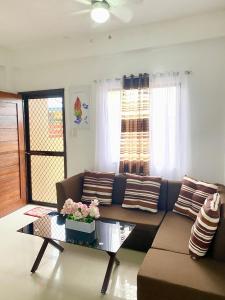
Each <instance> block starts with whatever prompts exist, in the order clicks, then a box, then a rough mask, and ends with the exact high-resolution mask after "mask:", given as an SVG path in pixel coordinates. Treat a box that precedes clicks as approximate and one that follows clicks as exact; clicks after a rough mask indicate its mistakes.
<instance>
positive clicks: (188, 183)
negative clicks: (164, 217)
mask: <svg viewBox="0 0 225 300" xmlns="http://www.w3.org/2000/svg"><path fill="white" fill-rule="evenodd" d="M217 189H218V187H217V186H216V185H215V184H210V183H206V182H203V181H197V180H195V179H193V178H190V177H187V176H185V177H184V178H183V181H182V186H181V190H180V194H179V197H178V199H177V201H176V203H175V205H174V208H173V211H174V212H176V213H180V214H182V215H185V216H188V217H190V218H191V219H193V220H194V221H195V220H196V217H197V215H198V213H199V211H200V209H201V207H202V205H203V204H204V201H205V199H206V198H207V197H208V196H209V195H212V194H214V193H216V192H217Z"/></svg>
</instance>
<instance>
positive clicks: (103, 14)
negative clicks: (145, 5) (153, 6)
mask: <svg viewBox="0 0 225 300" xmlns="http://www.w3.org/2000/svg"><path fill="white" fill-rule="evenodd" d="M74 1H76V2H78V3H81V4H84V5H87V6H90V8H89V9H85V10H81V11H77V12H74V13H73V15H82V14H86V13H90V15H91V19H92V20H93V21H95V22H96V23H105V22H106V21H107V20H108V19H109V18H110V15H111V14H112V15H114V16H115V17H117V18H118V19H120V20H121V21H123V22H125V23H128V22H130V21H131V19H132V17H133V12H132V10H131V9H130V8H129V7H127V6H126V4H128V2H129V4H140V3H141V2H143V0H74Z"/></svg>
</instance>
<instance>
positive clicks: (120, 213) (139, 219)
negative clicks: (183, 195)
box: [99, 204, 165, 228]
mask: <svg viewBox="0 0 225 300" xmlns="http://www.w3.org/2000/svg"><path fill="white" fill-rule="evenodd" d="M99 210H100V217H101V218H106V219H112V220H119V221H124V222H130V223H134V224H137V227H138V228H141V227H142V228H148V227H159V225H160V224H161V222H162V220H163V217H164V215H165V212H163V211H159V212H158V213H157V214H149V213H148V212H144V211H140V210H138V209H135V210H134V209H127V208H123V207H121V205H116V204H114V205H112V206H110V207H106V206H100V207H99Z"/></svg>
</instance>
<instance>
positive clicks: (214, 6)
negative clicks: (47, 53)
mask: <svg viewBox="0 0 225 300" xmlns="http://www.w3.org/2000/svg"><path fill="white" fill-rule="evenodd" d="M129 1H130V0H128V4H127V6H129V7H130V8H131V9H132V10H133V12H134V17H133V19H132V21H131V22H130V23H128V24H125V23H122V22H121V21H119V20H118V19H116V18H115V17H112V18H111V19H110V21H108V22H107V23H106V24H104V25H100V26H99V25H98V26H97V27H96V26H95V25H94V24H93V23H92V21H91V20H90V17H89V15H88V14H87V15H80V16H74V15H72V12H75V11H79V10H82V9H85V8H86V6H84V5H82V4H79V3H77V2H76V1H75V0H7V1H6V0H0V46H4V47H12V48H14V47H16V46H21V45H23V44H25V45H30V44H32V43H37V42H40V43H42V42H45V41H47V40H48V41H49V40H54V39H70V38H73V39H74V38H76V37H81V36H84V35H87V36H93V35H94V34H95V33H97V32H107V33H110V32H111V31H113V30H115V29H120V28H126V27H128V26H135V25H140V24H147V23H151V22H158V21H165V20H169V19H177V18H183V17H185V16H190V15H197V14H203V13H208V12H214V11H218V10H222V9H225V0H143V1H142V3H141V4H139V5H137V4H136V5H131V4H129Z"/></svg>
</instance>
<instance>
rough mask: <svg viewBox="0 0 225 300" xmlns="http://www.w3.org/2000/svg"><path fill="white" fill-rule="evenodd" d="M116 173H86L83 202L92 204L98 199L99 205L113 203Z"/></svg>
mask: <svg viewBox="0 0 225 300" xmlns="http://www.w3.org/2000/svg"><path fill="white" fill-rule="evenodd" d="M114 177H115V174H114V173H102V172H101V173H100V172H89V171H86V172H84V185H83V195H82V198H81V201H84V202H91V201H92V200H94V199H96V198H97V199H98V201H99V204H105V205H110V204H111V203H112V189H113V182H114Z"/></svg>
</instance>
